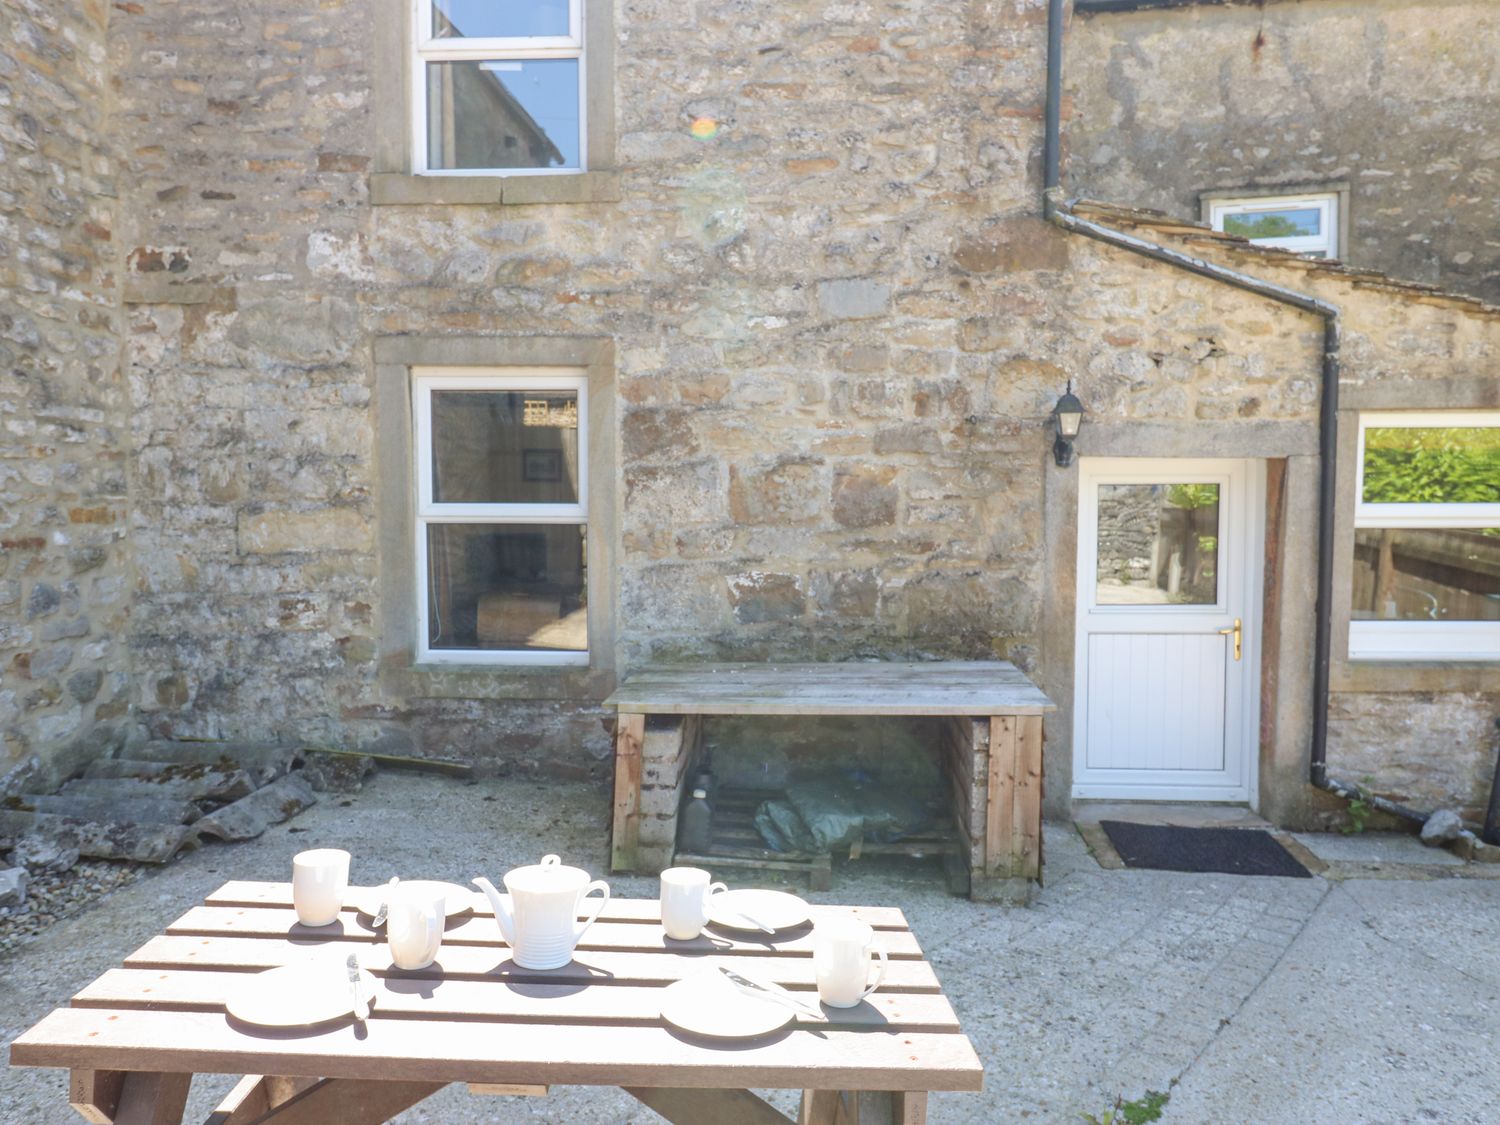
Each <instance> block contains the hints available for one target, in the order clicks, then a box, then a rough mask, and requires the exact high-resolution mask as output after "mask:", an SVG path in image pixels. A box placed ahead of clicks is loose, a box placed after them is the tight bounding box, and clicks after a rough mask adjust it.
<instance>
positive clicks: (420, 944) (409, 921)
mask: <svg viewBox="0 0 1500 1125" xmlns="http://www.w3.org/2000/svg"><path fill="white" fill-rule="evenodd" d="M445 898H446V895H445V894H444V893H443V892H442V891H437V892H436V893H434V892H432V891H428V892H426V893H423V892H422V891H421V890H420V889H416V888H406V887H402V886H401V885H399V884H397V885H396V886H395V887H392V888H391V891H390V898H389V899H388V900H387V901H388V903H389V905H388V906H387V908H386V917H385V940H386V944H388V945H389V946H390V947H391V960H392V961H393V962H394V963H395V965H396V968H398V969H425V968H427V966H428V965H430V964H432V963H433V962H434V961H435V960H437V955H438V949H439V948H440V947H441V946H442V944H443V923H444V922H445V921H446V920H447V914H446V907H445V901H444V900H445Z"/></svg>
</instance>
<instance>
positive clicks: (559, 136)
mask: <svg viewBox="0 0 1500 1125" xmlns="http://www.w3.org/2000/svg"><path fill="white" fill-rule="evenodd" d="M427 166H428V167H429V168H438V169H441V168H577V167H578V60H577V59H531V60H525V61H522V60H519V59H510V60H506V61H487V60H471V61H466V62H439V63H428V64H427Z"/></svg>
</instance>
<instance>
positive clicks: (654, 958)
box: [125, 934, 942, 992]
mask: <svg viewBox="0 0 1500 1125" xmlns="http://www.w3.org/2000/svg"><path fill="white" fill-rule="evenodd" d="M350 953H353V954H354V955H355V956H356V957H357V958H358V960H359V963H360V965H361V966H362V967H364V968H366V969H369V970H370V971H371V972H374V973H387V972H389V973H399V972H401V970H398V969H396V968H395V967H394V966H393V965H391V962H390V956H389V951H388V950H387V949H386V947H385V945H384V944H383V943H373V942H368V941H344V940H335V941H321V942H292V941H287V940H286V939H284V938H270V937H266V938H243V937H195V936H188V935H177V934H167V935H164V936H161V937H154V938H152V939H151V940H150V941H148V942H146V944H145V945H143V946H141V947H140V949H138V950H136V951H135V952H134V953H132V954H131V955H130V956H129V957H127V958H125V964H126V966H127V967H129V968H151V967H165V968H189V969H206V968H213V969H270V968H275V967H276V966H277V965H286V964H290V963H292V962H294V961H302V960H307V959H309V958H317V957H323V958H327V959H329V960H338V961H342V960H343V958H344V957H346V956H347V955H348V954H350ZM710 963H712V964H722V965H726V966H728V967H729V968H731V969H734V970H736V971H737V972H741V973H744V974H745V975H747V976H750V977H755V978H758V979H762V980H773V981H776V982H777V983H779V984H784V985H788V986H790V987H802V988H812V987H814V986H815V982H814V978H813V962H812V958H811V957H796V956H791V957H766V956H740V955H730V956H724V955H719V954H696V955H695V954H683V953H668V952H661V953H633V952H616V951H611V950H597V951H582V952H580V953H579V954H578V955H577V956H576V957H574V959H573V960H572V961H571V962H569V963H568V964H567V965H564V966H563V967H562V968H560V969H523V968H521V967H519V966H518V965H516V964H515V963H514V962H512V961H511V960H510V957H509V954H508V952H507V950H506V947H504V946H476V945H454V946H444V947H443V949H442V950H441V951H440V952H439V953H438V960H437V962H436V963H434V964H433V965H432V966H430V967H429V968H426V969H420V970H417V971H416V972H413V973H408V974H404V975H406V976H409V977H412V978H414V979H423V978H438V977H443V976H447V977H455V976H457V977H471V978H473V977H492V978H493V979H495V980H505V981H514V982H540V983H545V982H547V981H552V982H558V981H572V982H577V983H580V984H596V985H603V986H608V985H610V984H660V983H670V982H672V981H675V980H680V979H682V978H683V977H684V976H686V975H688V974H689V973H691V972H693V971H694V970H695V969H697V968H699V967H701V966H703V965H705V964H710ZM885 980H886V983H885V985H884V986H883V987H885V988H888V989H893V990H897V991H901V990H907V991H918V992H941V991H942V989H941V988H940V987H939V985H938V980H937V975H936V974H935V973H934V972H933V971H932V966H931V965H929V964H928V963H927V962H926V961H908V960H893V961H891V963H890V967H889V969H888V971H887V972H886V977H885Z"/></svg>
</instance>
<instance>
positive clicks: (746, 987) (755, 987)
mask: <svg viewBox="0 0 1500 1125" xmlns="http://www.w3.org/2000/svg"><path fill="white" fill-rule="evenodd" d="M719 972H721V973H723V974H724V975H725V976H726V977H728V978H729V981H730V983H731V984H733V985H734V986H735V987H736V988H738V989H739V990H740V991H741V992H748V993H750V994H752V995H754V996H759V997H762V998H764V999H766V1000H774V1001H776V1002H777V1003H778V1004H783V1005H785V1006H786V1007H788V1008H791V1009H793V1010H794V1011H798V1012H801V1013H802V1014H803V1015H804V1016H808V1017H810V1018H811V1019H815V1020H826V1019H827V1018H828V1017H827V1016H825V1015H824V1014H823V1013H822V1012H815V1011H813V1010H812V1009H811V1008H809V1007H808V1006H807V1005H806V1004H804V1003H802V1001H800V1000H798V999H797V998H796V997H795V996H793V995H792V994H791V993H790V992H788V991H787V990H786V989H784V988H782V987H781V986H780V985H775V984H762V983H761V982H760V981H758V980H751V979H750V978H749V977H746V976H741V975H740V974H739V973H737V972H735V971H734V970H733V969H726V968H725V967H724V966H723V965H720V966H719Z"/></svg>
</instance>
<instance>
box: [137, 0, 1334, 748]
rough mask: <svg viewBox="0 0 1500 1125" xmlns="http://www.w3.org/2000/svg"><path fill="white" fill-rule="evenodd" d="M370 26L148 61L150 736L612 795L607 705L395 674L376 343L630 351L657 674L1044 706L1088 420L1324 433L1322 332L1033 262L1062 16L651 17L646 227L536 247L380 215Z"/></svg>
mask: <svg viewBox="0 0 1500 1125" xmlns="http://www.w3.org/2000/svg"><path fill="white" fill-rule="evenodd" d="M352 10H353V9H352V7H351V6H350V5H348V4H344V5H340V4H336V3H335V4H325V5H322V6H320V7H319V8H317V9H316V10H308V9H306V8H305V6H301V5H296V4H292V3H281V4H278V3H268V4H262V5H257V6H255V7H254V8H253V9H251V8H243V7H242V8H234V9H231V8H226V7H225V6H224V5H222V4H221V3H218V2H217V0H213V2H209V0H199V2H196V3H184V4H179V5H176V6H175V7H174V8H173V9H172V10H171V11H170V12H167V11H157V10H147V11H143V12H131V13H128V14H122V15H121V16H120V17H119V18H118V19H117V21H116V28H115V42H114V58H115V63H116V66H117V67H118V68H119V70H120V97H119V112H118V126H119V128H120V130H121V132H122V134H123V135H124V136H125V137H126V138H127V149H128V151H129V153H130V156H129V160H128V164H127V168H126V181H127V182H126V186H125V188H124V191H125V196H126V199H127V201H128V202H127V206H126V211H127V213H128V215H129V231H130V233H129V237H128V245H129V247H131V249H130V253H129V270H130V275H129V278H130V280H129V283H128V284H129V285H130V286H132V287H133V290H134V292H135V293H136V294H137V296H136V297H135V298H134V299H135V300H137V301H138V302H139V303H137V304H135V305H133V313H132V319H131V331H130V336H129V353H128V354H129V362H130V370H131V377H132V387H133V390H134V392H135V396H136V413H135V417H134V444H135V456H136V459H137V462H138V465H139V472H138V476H139V481H140V487H139V498H138V502H137V503H138V512H139V526H138V529H137V536H136V543H137V549H138V552H139V569H140V579H139V591H140V594H139V603H138V605H139V613H138V622H139V624H138V626H137V628H136V630H135V633H134V649H135V653H136V657H137V661H138V663H137V670H138V673H139V675H140V677H141V679H142V699H141V707H142V711H143V715H144V716H145V718H146V721H147V723H148V725H149V726H150V728H151V729H152V730H153V731H154V732H156V733H160V734H177V735H194V736H209V735H237V736H252V735H253V736H268V735H272V734H278V733H283V734H291V733H295V734H297V735H298V736H299V737H313V738H317V737H325V738H328V739H330V740H339V741H352V742H355V743H357V744H370V743H375V742H378V743H380V744H382V745H385V746H392V747H397V746H399V747H405V748H407V749H409V750H414V751H415V752H417V753H424V754H451V755H456V756H463V757H468V758H478V759H481V760H501V761H504V762H510V763H514V764H518V765H521V766H526V767H534V768H549V769H550V768H568V769H591V770H596V771H598V770H607V768H608V766H607V762H601V759H603V758H604V757H605V755H607V753H608V743H607V740H606V737H605V734H604V731H603V729H602V727H601V726H600V724H598V723H597V722H596V718H597V717H598V712H597V709H596V708H595V707H593V706H590V705H587V700H584V701H583V702H584V703H585V704H586V705H585V706H583V707H582V708H581V709H580V708H579V707H578V706H577V703H578V702H579V700H577V699H573V700H556V699H542V698H536V699H532V700H530V701H528V700H527V699H526V695H525V692H524V690H518V691H516V692H511V693H508V694H509V695H510V698H508V699H507V700H504V701H494V700H488V699H477V700H475V699H442V700H439V699H437V698H436V697H435V696H434V695H432V694H429V692H430V690H431V689H430V688H424V686H423V680H422V678H421V677H420V676H405V677H401V678H400V679H399V680H392V679H391V677H389V676H388V675H386V674H385V672H386V671H388V670H383V669H382V668H381V667H379V664H378V661H377V660H376V658H375V651H376V644H375V640H376V638H377V637H378V635H379V628H380V614H381V611H382V610H381V606H380V605H379V604H378V603H379V599H378V597H377V596H376V583H375V579H376V572H377V569H378V567H379V565H380V564H379V561H378V557H377V553H376V550H375V546H374V542H375V540H374V536H373V534H372V531H371V524H372V521H373V518H374V517H373V512H374V502H373V499H372V498H373V497H374V496H375V495H377V493H378V490H379V489H380V488H381V487H382V478H381V472H380V466H379V465H378V464H377V463H376V458H375V455H374V445H373V441H374V439H373V426H372V417H371V389H370V388H371V379H372V376H371V366H370V340H371V337H372V336H375V335H389V334H397V333H409V334H431V335H444V334H470V335H472V334H485V333H505V334H571V335H579V334H583V335H599V336H606V337H609V338H611V339H612V340H613V341H614V343H615V349H616V357H617V376H616V377H617V390H618V398H619V402H620V418H619V430H620V433H619V443H618V444H619V448H620V451H621V452H620V464H619V466H618V482H619V485H618V487H619V490H620V493H619V502H620V511H621V518H620V525H621V528H620V542H619V544H618V558H619V561H620V565H619V568H618V571H619V593H618V603H617V605H616V607H615V612H616V615H617V620H618V635H619V637H620V642H619V648H620V651H619V653H618V656H619V664H620V666H621V667H623V668H627V669H628V668H629V667H630V666H632V665H634V664H637V663H639V662H640V661H642V660H644V659H647V658H651V657H656V658H668V659H670V658H685V657H731V656H734V657H744V658H750V659H761V658H776V657H782V658H799V659H814V660H833V659H841V658H849V657H857V656H870V657H889V656H942V657H996V656H1004V657H1010V658H1013V659H1015V660H1017V661H1018V662H1019V663H1021V664H1022V665H1023V666H1025V667H1028V668H1032V669H1035V668H1036V665H1037V661H1038V652H1037V646H1036V631H1037V627H1038V624H1037V618H1038V612H1039V605H1040V600H1041V593H1040V591H1041V586H1042V579H1041V575H1042V572H1043V570H1044V567H1045V565H1046V563H1045V559H1044V552H1043V545H1042V539H1041V504H1042V485H1043V479H1044V478H1043V473H1044V471H1045V465H1046V461H1045V451H1046V443H1047V440H1048V439H1047V434H1046V432H1045V425H1044V423H1045V418H1046V415H1047V413H1048V411H1050V409H1051V407H1052V404H1053V403H1054V402H1055V401H1056V398H1057V396H1058V395H1059V394H1060V393H1061V392H1062V390H1063V388H1064V386H1065V385H1066V383H1067V381H1068V379H1069V378H1070V377H1072V378H1077V379H1079V380H1080V381H1081V383H1082V384H1083V385H1084V386H1085V388H1086V393H1087V398H1086V401H1087V402H1088V404H1089V409H1090V410H1091V411H1092V412H1094V416H1095V417H1096V418H1100V419H1102V418H1110V417H1114V418H1119V419H1147V418H1170V419H1195V418H1210V419H1218V420H1228V421H1229V422H1231V423H1233V424H1240V423H1243V424H1244V425H1246V426H1254V425H1257V424H1262V423H1264V422H1266V421H1268V420H1272V421H1276V420H1281V421H1284V420H1299V419H1300V420H1303V421H1305V420H1306V419H1308V418H1309V417H1310V416H1311V414H1310V411H1311V409H1312V404H1313V402H1314V397H1315V387H1314V384H1313V383H1312V381H1311V378H1310V374H1309V372H1308V368H1307V356H1308V355H1309V354H1311V350H1310V349H1311V348H1312V346H1313V345H1314V344H1315V342H1316V326H1315V325H1310V324H1308V323H1306V322H1305V318H1301V317H1298V316H1295V315H1293V314H1289V313H1286V312H1284V311H1278V310H1276V309H1267V308H1265V307H1264V306H1263V305H1261V304H1260V303H1258V302H1254V301H1253V300H1251V299H1249V298H1247V297H1245V296H1244V295H1243V294H1237V293H1234V292H1233V291H1231V290H1225V289H1217V288H1214V287H1204V286H1202V285H1201V284H1200V283H1194V282H1190V281H1185V280H1184V279H1182V278H1180V277H1178V276H1176V275H1174V274H1172V273H1170V272H1167V271H1162V270H1160V269H1157V268H1154V267H1144V266H1142V265H1141V264H1139V263H1137V262H1134V261H1131V260H1122V256H1120V255H1116V254H1113V253H1111V252H1106V251H1102V250H1100V249H1098V248H1096V247H1094V246H1092V245H1089V244H1085V243H1082V242H1079V241H1076V240H1070V239H1069V238H1067V237H1066V236H1064V235H1063V234H1061V233H1060V232H1058V231H1056V230H1053V229H1052V228H1050V227H1048V226H1046V225H1045V224H1043V223H1042V222H1041V221H1040V219H1039V217H1038V216H1037V214H1036V194H1035V192H1036V185H1035V180H1034V177H1033V176H1032V175H1031V174H1030V172H1029V169H1030V168H1031V167H1032V166H1033V165H1034V163H1035V160H1036V158H1037V156H1038V147H1039V142H1040V97H1041V85H1042V83H1041V80H1042V61H1043V53H1042V41H1043V30H1044V16H1045V8H1044V5H1043V4H1041V3H1036V2H1030V0H1028V2H1025V3H1009V4H1005V5H1001V6H998V7H993V8H991V7H982V8H972V9H969V8H954V7H953V6H951V5H926V6H920V7H917V8H913V7H910V6H907V5H901V4H896V3H884V4H877V5H869V6H858V7H847V8H846V7H837V6H836V7H832V8H828V7H824V6H820V5H813V4H800V5H791V6H786V7H783V8H781V9H778V10H777V11H776V13H775V14H774V15H767V14H764V13H762V14H761V15H758V16H757V17H756V20H757V21H759V22H756V21H752V23H751V24H750V25H748V26H747V25H745V23H744V18H745V17H744V15H743V12H742V10H741V9H740V8H739V7H737V6H734V5H729V4H724V5H718V4H708V5H700V6H699V7H698V8H697V9H695V10H692V11H690V10H687V9H682V8H680V7H676V6H670V5H664V6H656V5H637V4H630V5H625V6H623V7H622V8H621V9H620V10H619V12H618V17H619V25H620V26H619V33H620V34H619V47H618V49H617V64H618V65H617V73H616V104H617V114H618V119H619V134H620V138H619V146H618V166H619V168H620V170H621V173H622V180H623V188H622V195H623V199H622V201H621V202H620V203H618V204H586V205H566V206H559V205H552V206H505V207H494V206H450V207H441V206H401V207H394V206H382V207H372V206H370V205H369V203H368V201H367V195H366V192H367V176H366V171H367V170H368V168H369V167H370V164H371V156H370V154H371V151H372V123H371V117H372V113H373V108H374V103H373V99H375V98H376V97H378V96H381V95H380V93H379V92H378V91H377V86H378V83H377V82H376V81H375V76H373V75H372V73H371V71H370V59H371V55H370V45H369V35H370V32H369V28H368V26H367V25H366V24H365V23H364V22H363V21H359V20H352V19H350V18H349V15H350V12H351V11H352ZM308 60H314V62H313V64H312V65H313V67H315V70H314V69H310V67H309V63H308ZM704 118H711V119H712V120H713V122H714V128H713V129H711V130H709V129H703V128H702V127H701V125H700V127H699V129H698V130H697V133H698V134H711V136H709V137H708V139H699V138H698V136H695V132H694V131H693V129H692V126H693V123H694V122H695V121H700V120H701V119H704ZM1287 371H1296V372H1298V375H1296V376H1292V377H1288V376H1286V375H1285V374H1284V373H1285V372H1287ZM189 416H190V417H192V418H193V419H194V425H193V426H192V427H191V429H189V430H184V429H182V428H180V427H179V426H178V425H177V422H178V420H179V419H180V418H183V417H189ZM497 675H500V676H504V675H505V674H504V673H497ZM479 694H486V695H487V694H489V693H485V692H481V693H479ZM536 694H537V695H538V696H545V695H548V694H552V693H548V692H546V691H538V692H537V693H536Z"/></svg>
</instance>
